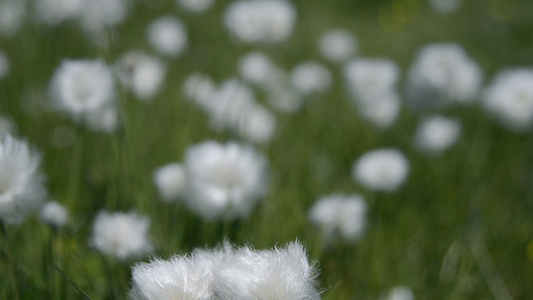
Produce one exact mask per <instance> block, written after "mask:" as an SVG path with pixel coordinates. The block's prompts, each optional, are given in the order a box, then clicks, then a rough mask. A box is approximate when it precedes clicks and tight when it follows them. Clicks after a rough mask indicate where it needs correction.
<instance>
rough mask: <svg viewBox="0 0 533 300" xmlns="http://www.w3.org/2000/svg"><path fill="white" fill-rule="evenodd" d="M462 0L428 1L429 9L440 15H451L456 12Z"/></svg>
mask: <svg viewBox="0 0 533 300" xmlns="http://www.w3.org/2000/svg"><path fill="white" fill-rule="evenodd" d="M462 2H463V0H429V4H430V5H431V8H432V9H433V10H435V11H436V12H438V13H440V14H451V13H453V12H455V11H457V10H458V9H459V8H460V7H461V4H462Z"/></svg>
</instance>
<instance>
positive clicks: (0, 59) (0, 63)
mask: <svg viewBox="0 0 533 300" xmlns="http://www.w3.org/2000/svg"><path fill="white" fill-rule="evenodd" d="M9 69H10V66H9V59H8V58H7V56H6V55H5V54H4V52H2V51H0V80H1V79H3V78H4V77H6V76H7V74H9Z"/></svg>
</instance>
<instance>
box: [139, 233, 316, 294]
mask: <svg viewBox="0 0 533 300" xmlns="http://www.w3.org/2000/svg"><path fill="white" fill-rule="evenodd" d="M315 276H316V271H315V269H314V267H313V265H311V264H310V263H309V260H308V258H307V254H306V253H305V250H304V247H303V246H302V245H301V244H300V243H298V242H293V243H290V244H288V245H287V246H285V247H284V248H279V249H278V248H276V249H273V250H259V251H257V250H254V249H252V248H250V247H243V248H237V249H236V248H234V247H232V246H231V245H229V244H228V243H225V244H224V246H223V247H219V248H215V249H213V250H200V249H196V250H195V251H194V252H193V253H191V254H190V255H186V256H174V257H172V258H171V259H169V260H161V259H153V260H152V261H151V262H150V263H138V264H136V265H135V266H134V267H133V271H132V289H131V291H130V299H132V300H148V299H190V300H211V299H220V300H248V299H257V300H268V299H279V300H315V299H316V300H318V299H320V295H319V292H318V291H317V288H316V282H315Z"/></svg>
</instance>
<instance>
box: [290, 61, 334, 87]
mask: <svg viewBox="0 0 533 300" xmlns="http://www.w3.org/2000/svg"><path fill="white" fill-rule="evenodd" d="M290 79H291V82H292V85H293V86H294V87H295V88H296V89H297V90H298V91H300V93H302V94H303V95H310V94H313V93H319V92H324V91H327V90H328V89H329V88H330V87H331V83H332V81H333V79H332V77H331V73H330V72H329V70H328V69H327V68H326V67H324V66H323V65H321V64H319V63H317V62H315V61H308V62H305V63H301V64H299V65H297V66H296V67H294V69H292V71H291V75H290Z"/></svg>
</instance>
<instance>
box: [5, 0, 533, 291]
mask: <svg viewBox="0 0 533 300" xmlns="http://www.w3.org/2000/svg"><path fill="white" fill-rule="evenodd" d="M159 2H163V1H159ZM294 2H295V3H296V6H297V7H298V14H299V16H298V23H297V25H296V27H295V31H294V33H293V35H292V38H291V39H290V40H288V41H287V42H284V43H281V44H277V45H265V46H263V47H261V49H262V50H264V51H265V52H266V53H268V54H269V55H270V56H271V57H272V58H273V60H275V61H276V63H278V64H279V65H282V66H284V67H285V68H286V69H289V68H292V67H293V66H294V65H296V64H298V63H299V62H302V61H304V60H308V59H316V60H320V61H323V60H322V59H321V58H320V55H319V53H318V52H317V50H316V47H315V45H316V41H317V37H318V35H319V34H320V33H321V32H323V31H324V30H326V29H329V28H334V27H344V28H347V29H348V30H350V31H352V32H353V33H354V34H355V35H356V36H357V37H358V40H359V43H360V50H359V53H360V55H362V56H365V57H390V58H392V59H394V60H395V61H397V62H398V64H399V65H400V66H401V67H402V74H405V72H406V68H407V67H408V66H409V64H410V63H411V62H412V60H413V57H414V56H415V54H416V52H417V51H418V49H419V48H420V47H421V46H423V45H425V44H427V43H433V42H446V41H456V42H458V43H460V44H462V45H463V46H464V47H465V49H466V50H467V52H468V53H469V54H470V55H471V56H472V57H473V58H474V59H475V60H476V61H478V62H479V63H480V65H481V66H482V67H483V69H484V70H485V74H486V82H489V81H490V78H492V75H493V74H494V73H495V72H497V71H498V70H501V69H504V68H507V67H510V66H528V67H530V66H531V63H532V62H533V31H532V28H533V3H531V1H527V0H522V1H519V0H514V1H508V0H472V1H465V2H467V3H465V4H464V7H463V9H461V10H460V11H459V12H457V13H456V14H453V15H450V16H441V15H438V14H436V13H434V12H432V11H431V10H429V8H428V7H427V4H426V2H425V1H422V0H394V1H370V0H366V1H363V0H360V1H348V0H336V1H319V0H313V1H312V0H298V1H294ZM226 3H227V2H226V1H218V2H217V3H216V5H215V6H214V7H213V9H212V10H211V11H209V12H208V13H207V14H205V15H201V16H198V17H194V16H191V15H187V14H185V13H183V12H181V11H178V10H176V9H175V6H174V5H173V3H168V2H164V3H163V4H162V5H161V6H159V7H157V8H154V9H150V8H148V6H147V5H146V4H142V3H139V4H138V5H137V9H136V10H135V11H134V12H133V13H132V15H131V16H130V18H129V19H128V20H127V21H126V22H125V23H124V24H123V25H120V26H119V27H117V28H116V30H114V31H113V35H112V36H113V39H111V41H110V44H111V45H110V47H104V48H98V47H96V46H94V45H93V44H92V43H91V42H90V41H89V40H88V39H86V38H85V37H84V36H83V33H82V32H81V31H80V30H79V29H78V26H77V25H76V24H74V23H65V24H62V25H61V26H58V27H55V28H46V27H44V26H42V25H37V24H33V23H31V22H29V23H27V24H26V25H25V27H24V28H23V29H22V31H21V32H20V33H19V34H18V35H17V36H14V37H12V38H2V39H0V49H2V50H4V51H5V53H6V54H7V56H8V57H9V59H10V62H11V66H12V69H11V73H10V75H9V76H8V77H7V78H5V79H4V80H2V81H0V114H2V115H7V116H9V117H11V118H12V119H13V120H14V121H15V122H16V124H17V126H18V134H19V135H20V136H22V137H25V138H27V139H28V140H29V141H30V143H31V144H32V145H34V146H35V147H36V148H37V149H39V150H40V151H41V152H42V153H43V163H42V169H43V172H44V173H45V174H46V176H47V177H48V181H47V187H48V189H49V192H50V195H51V197H52V198H54V199H56V200H57V201H59V202H60V203H63V204H64V205H65V206H66V207H67V208H68V210H69V212H70V213H71V216H72V222H71V223H70V224H69V225H68V226H67V227H66V228H64V229H62V230H60V231H59V232H57V233H54V232H53V231H52V230H51V229H49V228H47V227H45V226H44V225H42V224H41V223H40V222H38V221H37V220H36V219H35V218H32V219H29V220H28V221H26V222H25V223H24V224H22V225H21V226H18V227H16V226H7V228H6V235H7V236H2V241H1V243H2V250H1V251H0V299H14V295H15V291H14V289H13V288H12V286H13V284H15V285H17V287H18V293H19V295H20V299H43V298H48V299H83V298H82V296H81V294H80V293H79V292H78V291H76V289H75V288H74V287H73V286H71V285H70V284H69V283H68V282H66V280H64V278H63V277H62V276H61V275H60V273H58V272H57V271H56V270H55V268H54V266H53V264H55V265H57V266H58V267H59V268H61V270H62V271H63V272H64V274H65V275H66V276H68V278H70V279H71V280H72V281H74V282H76V284H77V285H78V286H79V287H80V288H81V289H82V290H83V291H85V292H86V293H87V294H88V295H89V296H90V297H91V298H93V299H124V298H125V295H126V294H127V290H128V287H129V283H128V280H129V274H130V266H131V264H130V263H120V262H118V261H115V260H113V259H110V258H102V257H101V256H100V255H99V254H98V253H96V251H94V250H93V249H91V248H90V247H89V246H88V239H89V237H90V234H91V228H92V227H91V226H92V220H93V218H94V216H95V214H96V213H97V212H98V211H99V210H101V209H104V208H105V209H108V210H111V211H119V210H120V211H128V210H130V209H135V210H137V211H139V212H140V213H141V214H145V215H148V216H149V217H150V218H151V220H152V226H151V230H150V235H151V237H152V239H153V242H154V245H155V247H156V249H157V251H156V255H159V256H163V257H168V256H170V255H172V254H174V253H185V252H187V251H190V250H192V249H193V248H195V247H205V246H208V247H211V246H214V245H216V244H218V243H220V242H221V241H222V240H223V238H224V237H229V238H230V239H231V241H232V242H235V243H237V244H243V243H250V244H252V245H254V246H255V247H257V248H270V247H272V246H274V245H282V244H284V243H286V242H288V241H292V240H294V239H296V238H299V239H300V240H301V241H303V242H305V243H306V244H307V246H308V251H309V254H310V256H311V258H312V259H313V260H317V261H318V262H319V264H318V265H319V268H320V273H321V274H320V277H319V282H320V284H321V286H322V287H323V288H324V289H325V292H324V294H323V299H376V298H378V297H379V296H380V295H381V294H382V293H383V292H385V291H386V290H387V289H389V288H391V287H393V286H395V285H398V284H402V285H406V286H409V287H411V288H412V289H413V291H414V293H415V295H416V297H417V299H492V298H494V295H493V293H492V291H491V289H490V288H489V284H488V282H491V280H494V278H501V279H502V280H503V282H504V283H505V286H506V288H507V289H508V290H509V292H510V294H511V295H512V296H513V298H514V299H531V298H532V297H533V286H532V284H531V283H532V282H533V256H531V254H530V255H529V256H528V252H527V247H528V243H530V242H531V241H532V240H533V193H532V192H533V184H532V182H533V176H532V175H533V142H532V141H533V135H532V134H531V133H524V134H515V133H512V132H510V131H507V130H506V129H504V128H502V127H501V126H500V125H499V124H497V123H496V122H494V121H493V120H491V119H490V118H488V117H487V116H486V114H485V113H484V111H483V110H482V109H481V108H480V107H479V105H477V104H475V105H473V106H469V107H462V108H455V109H451V110H447V111H444V112H442V113H443V114H445V115H448V116H454V117H457V118H459V119H460V120H461V122H462V124H463V132H462V138H461V141H460V142H459V144H457V145H456V146H455V147H453V148H452V149H451V150H449V151H448V152H446V153H445V154H444V155H442V156H439V157H435V158H428V157H425V156H422V155H420V154H418V153H417V152H416V151H414V150H413V148H412V145H411V140H412V135H413V132H414V130H415V129H416V126H417V124H418V120H419V119H420V116H419V115H416V114H413V113H412V112H410V111H408V110H407V109H404V110H403V111H402V114H401V116H400V119H399V121H398V123H397V124H396V125H395V126H393V127H392V128H391V129H389V130H387V131H383V132H382V131H378V130H376V129H374V128H373V127H371V126H369V125H367V124H366V123H364V122H363V121H362V120H360V119H359V117H358V115H357V112H356V111H355V110H353V109H352V107H351V105H350V103H349V101H348V97H347V95H346V93H345V90H344V88H343V86H342V80H341V74H340V68H339V67H338V66H334V65H331V64H329V65H328V66H329V67H330V69H331V71H332V72H333V73H334V76H335V84H334V86H333V89H332V90H331V91H330V92H328V93H326V94H325V95H322V96H319V97H316V99H313V100H312V101H310V102H309V103H307V104H306V105H305V107H304V108H303V109H302V110H301V111H300V112H297V113H295V114H292V115H291V114H289V115H286V114H285V115H284V114H278V115H277V122H278V123H277V126H278V128H277V130H278V132H277V135H276V137H275V138H274V140H273V141H272V142H271V143H270V144H268V145H265V146H260V147H258V148H259V150H260V151H262V152H263V153H264V154H265V155H266V156H267V157H268V159H269V170H270V188H269V192H268V194H267V196H266V197H265V199H264V201H263V202H261V204H260V205H259V207H258V208H257V209H256V210H255V212H254V213H253V215H252V216H251V217H250V218H249V219H246V220H242V221H238V222H233V223H231V224H223V223H219V222H207V223H206V222H203V221H202V220H201V219H200V218H198V217H196V216H195V215H194V214H192V213H190V212H188V211H187V210H186V209H185V208H184V207H183V206H182V205H180V204H166V203H164V202H162V201H161V200H160V199H159V198H158V195H157V192H156V190H155V187H154V185H153V183H152V172H153V171H154V170H155V169H156V168H157V167H159V166H161V165H163V164H166V163H169V162H172V161H181V160H182V159H183V156H184V153H185V151H186V149H187V147H188V146H190V145H192V144H195V143H198V142H201V141H205V140H207V139H214V140H217V141H226V140H229V139H230V136H229V135H228V134H225V133H215V132H213V131H212V130H211V129H210V128H209V125H208V119H207V116H206V115H205V114H204V113H203V112H202V111H201V110H200V109H198V108H197V107H195V106H194V105H193V104H192V103H190V102H188V101H186V100H185V99H184V98H183V97H182V96H181V84H182V81H183V79H184V78H185V77H186V76H187V75H189V74H191V73H192V72H196V71H201V72H204V73H206V74H209V75H211V76H212V77H213V78H215V79H216V80H217V81H219V82H220V81H221V80H223V79H225V78H229V77H231V76H235V75H236V74H237V70H236V62H237V60H238V58H239V57H240V56H241V55H242V54H244V53H246V52H247V51H249V50H252V49H255V48H254V47H252V46H247V45H241V44H238V43H235V41H233V40H232V39H230V38H228V34H227V33H226V32H225V30H224V28H223V26H222V22H221V13H222V12H223V10H224V7H225V4H226ZM395 7H396V8H395ZM395 9H396V12H395V13H394V11H395ZM168 13H172V14H175V15H177V16H178V17H180V18H181V19H182V20H183V21H184V23H185V24H186V26H187V28H188V32H189V42H190V47H189V50H188V51H187V52H186V53H185V54H184V55H182V56H181V57H179V58H178V59H176V60H171V61H170V65H169V67H170V71H169V74H168V77H167V80H166V84H165V86H164V88H163V90H162V91H161V93H160V94H159V95H158V96H157V97H156V98H155V99H154V101H153V102H150V103H141V102H138V101H136V100H135V99H134V97H133V96H132V95H131V94H129V93H128V92H124V91H122V92H121V97H120V107H121V110H122V116H123V124H122V128H121V129H120V130H119V131H118V132H117V133H116V134H113V135H105V134H98V133H92V132H90V131H88V130H86V129H85V128H82V127H80V126H76V125H74V124H73V123H72V122H71V121H70V120H69V119H68V118H67V117H65V116H64V115H62V114H59V113H57V112H52V111H49V110H48V109H47V102H48V98H47V93H46V91H47V86H48V83H49V81H50V79H51V76H52V74H53V72H54V70H55V69H56V67H57V66H58V65H59V63H60V62H61V60H62V59H64V58H103V59H104V60H106V61H107V62H109V63H112V62H114V61H115V60H116V59H117V58H118V57H119V56H120V55H121V54H122V53H123V52H125V51H127V50H129V49H142V50H145V51H148V52H150V48H149V46H148V45H147V42H146V40H145V37H144V30H145V26H146V25H147V24H148V22H150V21H151V20H152V19H154V18H155V17H157V16H160V15H163V14H168ZM395 14H396V15H395ZM258 95H259V97H260V100H261V101H263V100H264V99H261V94H258ZM60 126H66V127H68V128H70V129H72V130H73V131H74V134H75V136H74V140H73V144H72V145H71V146H70V147H67V148H61V149H58V148H55V147H54V146H53V141H52V134H53V132H54V130H55V129H57V128H58V127H60ZM379 147H397V148H399V149H401V150H402V151H403V152H404V153H405V154H406V155H407V157H408V158H409V160H410V163H411V174H410V176H409V180H408V182H407V184H405V186H404V187H403V188H402V189H400V190H399V191H398V192H395V193H391V194H381V193H372V192H370V191H368V190H365V189H364V188H363V187H361V186H358V185H357V184H355V183H353V181H352V179H351V175H350V169H351V165H352V163H353V162H354V160H355V159H357V158H358V157H359V156H360V155H362V154H363V153H365V152H366V151H368V150H372V149H375V148H379ZM354 192H356V193H361V194H362V195H363V196H364V197H365V199H366V201H367V203H368V205H369V213H368V230H367V232H366V234H365V236H364V238H363V239H362V240H361V241H359V242H358V243H356V244H354V245H345V244H339V245H337V247H333V248H331V249H323V248H322V247H321V245H322V241H321V238H320V237H319V236H318V232H317V231H316V230H315V228H313V227H312V225H311V224H310V223H309V221H308V219H307V210H308V208H309V207H310V206H311V205H312V204H313V203H314V201H315V200H316V199H317V198H318V197H320V196H323V195H327V194H330V193H354ZM478 239H481V240H483V241H484V243H485V244H486V247H487V252H486V253H485V254H487V253H488V255H489V256H487V255H482V256H480V257H481V258H480V257H476V256H475V255H474V252H472V245H473V242H474V241H476V240H478ZM8 243H9V247H10V249H9V250H10V251H8V248H7V244H8ZM454 249H455V250H454ZM454 251H455V252H454ZM447 253H448V254H449V255H447ZM450 253H456V256H455V257H453V255H452V254H450ZM445 256H446V257H448V258H449V260H451V261H452V264H453V265H455V266H456V268H455V269H454V270H453V272H452V275H451V276H449V277H446V276H444V277H443V276H441V272H442V270H441V269H442V266H443V260H444V258H445ZM450 257H451V258H450ZM132 263H133V262H132ZM491 263H493V264H494V268H493V269H490V268H489V270H490V272H489V273H487V274H485V273H483V272H482V270H483V268H484V267H486V265H487V264H491ZM10 266H11V267H12V268H11V267H10ZM106 268H107V270H106ZM109 278H111V280H109ZM14 279H16V280H14ZM110 283H112V285H111V284H110Z"/></svg>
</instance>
